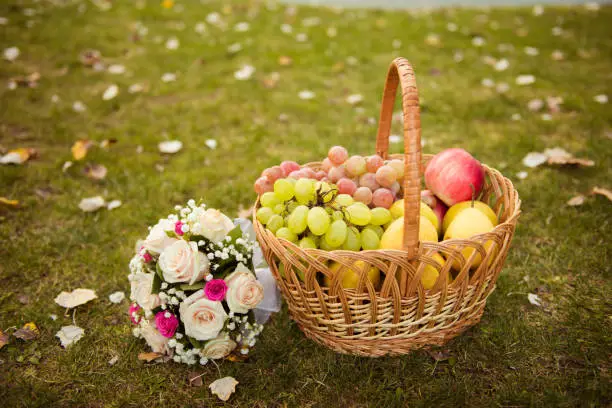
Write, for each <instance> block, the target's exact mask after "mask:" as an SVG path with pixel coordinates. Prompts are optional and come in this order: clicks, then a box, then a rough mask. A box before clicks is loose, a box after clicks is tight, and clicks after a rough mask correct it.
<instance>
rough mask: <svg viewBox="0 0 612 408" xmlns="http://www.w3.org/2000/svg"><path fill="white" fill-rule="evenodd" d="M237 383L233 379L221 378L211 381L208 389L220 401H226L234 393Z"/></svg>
mask: <svg viewBox="0 0 612 408" xmlns="http://www.w3.org/2000/svg"><path fill="white" fill-rule="evenodd" d="M237 384H238V381H236V379H235V378H234V377H223V378H220V379H218V380H215V381H213V382H212V383H211V384H210V385H209V386H208V388H210V392H212V393H213V394H215V395H216V396H217V397H218V398H219V399H220V400H221V401H227V400H228V399H229V398H230V396H231V395H232V394H233V393H234V392H236V385H237Z"/></svg>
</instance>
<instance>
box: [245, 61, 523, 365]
mask: <svg viewBox="0 0 612 408" xmlns="http://www.w3.org/2000/svg"><path fill="white" fill-rule="evenodd" d="M398 85H401V91H402V107H403V116H404V154H403V155H391V156H389V155H388V146H389V140H388V139H389V133H390V129H391V119H392V113H393V106H394V102H395V96H396V91H397V87H398ZM376 153H377V154H379V155H381V156H382V157H383V158H385V159H386V158H399V159H403V160H404V166H405V172H404V174H405V176H404V182H403V183H404V184H403V191H404V205H405V208H404V214H405V216H404V242H403V244H404V246H403V250H382V249H380V250H371V251H360V252H352V251H343V250H336V251H323V250H319V249H302V248H300V247H298V246H297V245H294V244H293V243H291V242H289V241H286V240H284V239H279V238H277V237H276V236H275V235H274V234H273V233H271V232H270V231H268V230H267V229H266V228H265V227H264V226H263V225H261V224H260V223H259V222H258V221H257V219H256V217H255V216H254V217H253V222H254V225H255V231H256V234H257V238H258V240H259V243H260V245H261V247H262V250H263V253H264V257H265V258H266V260H267V262H268V264H269V265H270V268H271V270H272V273H273V275H274V277H275V279H276V281H277V283H278V286H279V288H280V290H281V292H282V295H283V297H284V299H285V300H286V302H287V305H288V308H289V313H290V314H291V316H292V318H293V319H294V320H295V321H296V322H297V324H298V326H299V327H300V329H301V330H302V331H303V332H304V334H305V335H306V336H307V337H309V338H311V339H313V340H315V341H316V342H318V343H320V344H322V345H324V346H327V347H329V348H330V349H332V350H335V351H337V352H341V353H347V354H355V355H362V356H371V357H379V356H384V355H398V354H406V353H408V352H410V351H411V350H414V349H417V348H421V347H426V346H431V345H442V344H444V343H446V342H447V341H448V340H450V339H452V338H453V337H455V336H457V335H458V334H460V333H461V332H463V331H464V330H466V329H467V328H469V327H470V326H472V325H474V324H476V323H478V322H479V321H480V318H481V316H482V313H483V311H484V307H485V304H486V300H487V297H488V296H489V295H490V294H491V292H492V291H493V290H494V289H495V282H496V281H497V277H498V276H499V273H500V272H501V269H502V266H503V264H504V261H505V259H506V256H507V254H508V250H509V248H510V241H511V240H512V236H513V234H514V229H515V227H516V223H517V219H518V216H519V214H520V203H521V202H520V199H519V196H518V193H517V191H516V190H515V188H514V186H513V185H512V183H511V182H510V180H508V179H507V178H505V177H504V176H503V175H502V174H501V173H500V172H498V171H497V170H495V169H493V168H490V167H488V166H486V165H483V168H484V171H485V174H486V181H485V186H484V188H483V194H482V201H484V202H486V203H488V204H489V205H490V206H491V208H493V210H494V211H495V212H496V213H497V215H498V219H499V225H497V226H496V227H495V229H494V230H492V231H491V232H488V233H485V234H479V235H475V236H473V237H471V238H470V239H463V240H457V239H453V240H446V241H441V242H438V243H433V242H419V239H418V237H419V235H418V231H419V214H420V189H421V174H422V172H423V169H424V168H425V166H426V164H427V162H428V161H429V160H430V159H431V156H429V155H424V156H422V155H421V126H420V113H419V99H418V91H417V86H416V82H415V77H414V72H413V70H412V67H411V66H410V64H409V62H408V61H407V60H406V59H404V58H397V59H395V60H394V61H393V62H392V63H391V66H390V68H389V72H388V74H387V80H386V83H385V89H384V93H383V101H382V107H381V116H380V122H379V128H378V135H377V142H376ZM307 165H308V166H309V167H312V168H314V169H319V168H320V167H321V163H319V162H317V163H309V164H307ZM255 207H256V208H258V207H259V200H258V201H257V202H256V204H255ZM485 243H486V245H485ZM470 248H472V249H473V250H469V249H470ZM436 254H440V255H442V256H443V257H444V258H445V259H446V262H445V263H444V265H443V266H441V265H440V264H439V263H438V262H436V260H435V259H434V255H436ZM438 259H439V258H438ZM356 261H362V262H361V263H359V264H358V265H360V267H359V268H358V269H359V273H360V279H359V284H358V287H357V288H356V289H343V288H342V287H341V286H340V279H339V278H338V276H339V275H340V274H341V273H336V274H334V273H332V272H331V271H330V269H329V265H331V263H332V262H338V263H340V264H341V265H342V267H341V269H340V271H339V272H341V271H342V270H343V269H344V268H351V269H353V270H355V262H356ZM428 265H429V266H432V267H434V268H436V269H437V270H438V272H439V277H438V280H437V281H436V283H435V285H434V286H433V287H432V288H431V289H429V290H426V289H424V288H423V286H422V284H421V275H422V274H423V272H424V270H425V267H426V266H428ZM281 266H282V270H283V273H282V274H281V273H280V272H279V267H281ZM372 266H373V267H375V268H377V269H379V270H380V271H381V276H382V278H381V280H382V282H381V284H380V285H379V287H374V286H373V284H372V283H371V282H370V281H369V280H368V279H367V271H368V270H369V269H370V268H371V267H372ZM451 267H453V268H454V269H455V271H454V274H455V275H456V276H455V278H454V279H452V277H451V275H450V274H449V271H450V270H451ZM323 275H326V276H328V277H330V278H331V284H330V286H329V287H328V286H324V285H323V284H322V282H323V279H321V278H322V277H323ZM451 280H452V282H451Z"/></svg>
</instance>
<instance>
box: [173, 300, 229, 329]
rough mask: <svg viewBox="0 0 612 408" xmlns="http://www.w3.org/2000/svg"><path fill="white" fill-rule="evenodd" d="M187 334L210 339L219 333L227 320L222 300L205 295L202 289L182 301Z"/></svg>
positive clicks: (182, 313) (180, 309) (181, 309)
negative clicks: (211, 298) (208, 297)
mask: <svg viewBox="0 0 612 408" xmlns="http://www.w3.org/2000/svg"><path fill="white" fill-rule="evenodd" d="M179 313H180V315H181V321H182V322H183V325H184V326H185V334H186V335H187V336H190V337H193V338H194V339H196V340H210V339H214V338H215V337H217V335H219V332H220V331H221V329H222V328H223V325H224V324H225V321H226V320H227V314H226V313H225V310H223V305H222V304H221V302H215V301H212V300H209V299H206V297H204V290H203V289H200V290H198V291H197V292H195V293H194V294H193V295H191V296H189V297H188V298H187V299H185V300H184V301H183V303H181V306H180V307H179Z"/></svg>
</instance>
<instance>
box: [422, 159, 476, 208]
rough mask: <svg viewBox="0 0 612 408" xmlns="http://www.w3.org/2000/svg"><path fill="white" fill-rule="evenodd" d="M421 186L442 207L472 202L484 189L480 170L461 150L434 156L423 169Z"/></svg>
mask: <svg viewBox="0 0 612 408" xmlns="http://www.w3.org/2000/svg"><path fill="white" fill-rule="evenodd" d="M425 185H426V186H427V188H428V189H429V190H431V191H432V192H433V193H434V194H435V195H436V196H437V197H438V198H439V199H441V200H442V201H443V202H444V204H446V205H448V206H452V205H454V204H456V203H459V202H461V201H466V200H469V199H473V198H475V197H477V196H478V194H480V191H481V190H482V187H483V185H484V170H483V168H482V165H481V164H480V162H479V161H478V160H476V159H475V158H473V157H472V155H470V154H469V153H468V152H466V151H465V150H463V149H458V148H453V149H446V150H444V151H442V152H440V153H438V154H436V155H435V156H434V157H433V158H432V159H431V161H430V162H429V164H428V165H427V168H426V169H425Z"/></svg>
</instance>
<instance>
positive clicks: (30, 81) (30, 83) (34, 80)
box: [9, 72, 40, 88]
mask: <svg viewBox="0 0 612 408" xmlns="http://www.w3.org/2000/svg"><path fill="white" fill-rule="evenodd" d="M39 79H40V73H38V72H33V73H31V74H30V75H27V76H17V77H13V78H10V79H9V84H11V83H12V84H15V85H14V87H15V88H16V87H18V86H21V87H27V88H35V87H36V86H38V80H39Z"/></svg>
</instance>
